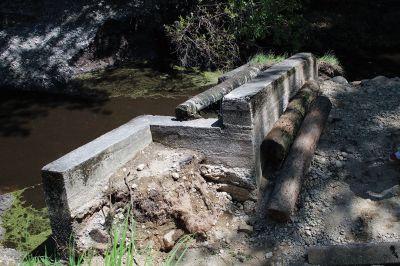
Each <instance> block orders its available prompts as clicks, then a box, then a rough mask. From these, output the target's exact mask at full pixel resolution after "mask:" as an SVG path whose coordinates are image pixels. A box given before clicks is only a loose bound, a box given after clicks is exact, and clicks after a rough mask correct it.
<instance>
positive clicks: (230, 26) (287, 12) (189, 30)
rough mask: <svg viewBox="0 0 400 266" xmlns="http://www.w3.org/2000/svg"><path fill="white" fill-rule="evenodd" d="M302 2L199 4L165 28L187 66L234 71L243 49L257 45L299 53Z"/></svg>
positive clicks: (233, 0) (249, 0)
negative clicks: (232, 68)
mask: <svg viewBox="0 0 400 266" xmlns="http://www.w3.org/2000/svg"><path fill="white" fill-rule="evenodd" d="M301 7H302V5H301V0H287V1H276V0H225V1H215V0H211V1H205V0H198V3H197V5H196V6H195V7H194V9H193V11H192V12H190V13H189V14H188V15H186V16H181V17H180V18H179V20H178V21H176V22H175V23H174V24H173V25H168V26H166V27H165V29H166V32H167V35H168V36H169V37H170V38H171V42H172V44H173V46H174V47H175V49H176V54H177V56H178V58H179V60H180V63H181V64H182V65H183V66H202V67H217V68H218V67H219V68H226V67H230V66H232V65H233V64H235V63H236V62H238V61H239V47H240V46H246V47H247V46H253V47H255V46H256V45H257V42H262V43H264V44H265V43H267V45H268V46H270V47H272V46H274V45H279V46H280V47H286V48H288V49H290V50H296V49H298V48H299V46H300V44H301V39H302V38H303V37H302V36H303V34H302V33H303V29H304V27H302V26H303V22H304V20H303V17H302V15H301V12H299V11H300V9H301Z"/></svg>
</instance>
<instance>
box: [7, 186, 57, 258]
mask: <svg viewBox="0 0 400 266" xmlns="http://www.w3.org/2000/svg"><path fill="white" fill-rule="evenodd" d="M23 192H24V190H19V191H16V192H13V193H12V195H13V197H14V202H13V205H12V207H11V208H10V209H8V210H7V211H6V212H5V213H4V214H3V216H2V219H1V220H2V227H4V229H5V235H4V239H3V240H2V244H3V245H5V246H7V247H10V248H15V249H17V250H19V251H21V252H30V251H32V250H33V249H35V248H36V247H37V246H39V245H40V244H41V243H42V242H43V241H45V240H46V239H47V238H48V237H49V235H50V234H51V229H50V222H49V219H48V216H47V209H46V208H42V209H35V208H33V207H32V206H26V203H25V201H24V200H23V195H22V194H23Z"/></svg>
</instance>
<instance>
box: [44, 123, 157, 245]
mask: <svg viewBox="0 0 400 266" xmlns="http://www.w3.org/2000/svg"><path fill="white" fill-rule="evenodd" d="M151 142H152V136H151V132H150V127H149V122H148V119H147V117H138V118H135V119H133V120H131V121H130V122H128V123H127V124H125V125H123V126H121V127H119V128H117V129H115V130H113V131H111V132H109V133H107V134H105V135H103V136H101V137H99V138H97V139H95V140H94V141H92V142H90V143H88V144H86V145H84V146H82V147H80V148H78V149H76V150H74V151H72V152H70V153H68V154H67V155H65V156H63V157H61V158H60V159H58V160H56V161H54V162H52V163H50V164H48V165H46V166H45V167H43V169H42V178H43V186H44V191H45V199H46V203H47V206H48V209H49V216H50V221H51V225H52V228H53V233H54V234H55V236H56V237H57V238H58V239H61V240H66V241H68V240H69V237H70V235H71V233H72V230H75V229H74V228H73V226H74V225H73V223H72V221H73V220H74V219H82V218H84V217H85V215H86V214H87V213H88V212H90V211H91V209H95V208H97V207H99V205H101V204H102V202H103V200H104V194H103V193H104V192H105V188H106V187H107V185H108V180H109V177H110V176H111V174H112V173H114V171H115V170H116V169H118V168H119V167H121V166H122V165H123V164H125V163H126V162H127V161H129V160H130V159H132V158H133V157H134V156H135V155H136V154H137V153H138V152H139V151H141V150H142V149H144V148H145V147H146V146H147V145H149V144H150V143H151Z"/></svg>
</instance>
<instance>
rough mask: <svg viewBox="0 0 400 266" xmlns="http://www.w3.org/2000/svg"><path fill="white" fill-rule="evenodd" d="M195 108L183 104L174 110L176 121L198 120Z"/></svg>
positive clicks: (188, 104) (186, 103)
mask: <svg viewBox="0 0 400 266" xmlns="http://www.w3.org/2000/svg"><path fill="white" fill-rule="evenodd" d="M198 116H199V115H198V114H197V112H196V108H195V107H194V106H192V105H191V104H190V103H188V102H185V103H182V104H180V105H178V106H177V107H176V108H175V117H176V119H177V120H178V121H186V120H191V119H196V118H198Z"/></svg>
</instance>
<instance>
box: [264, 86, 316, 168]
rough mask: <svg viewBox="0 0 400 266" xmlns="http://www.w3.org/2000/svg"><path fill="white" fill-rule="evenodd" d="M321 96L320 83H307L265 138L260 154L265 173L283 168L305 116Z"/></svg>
mask: <svg viewBox="0 0 400 266" xmlns="http://www.w3.org/2000/svg"><path fill="white" fill-rule="evenodd" d="M319 94H320V86H319V84H318V82H316V81H308V82H306V83H305V84H304V85H303V87H302V88H301V89H300V90H299V92H298V93H297V94H296V96H295V97H294V98H293V100H292V101H291V102H290V103H289V105H288V107H287V108H286V111H285V112H284V113H283V114H282V115H281V117H280V118H279V119H278V121H277V122H276V123H275V124H274V126H273V128H272V129H271V131H270V132H269V133H268V135H267V136H266V137H265V138H264V140H263V142H262V144H261V149H260V152H261V160H262V165H263V170H264V171H265V172H273V171H276V170H278V169H279V168H281V166H282V163H283V161H284V160H285V157H286V155H287V154H288V152H289V149H290V146H291V145H292V143H293V141H294V138H295V137H296V134H297V132H298V130H299V128H300V126H301V122H303V119H304V116H305V115H306V113H307V111H308V110H309V108H310V106H311V104H312V103H313V102H314V100H315V98H317V96H318V95H319Z"/></svg>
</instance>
